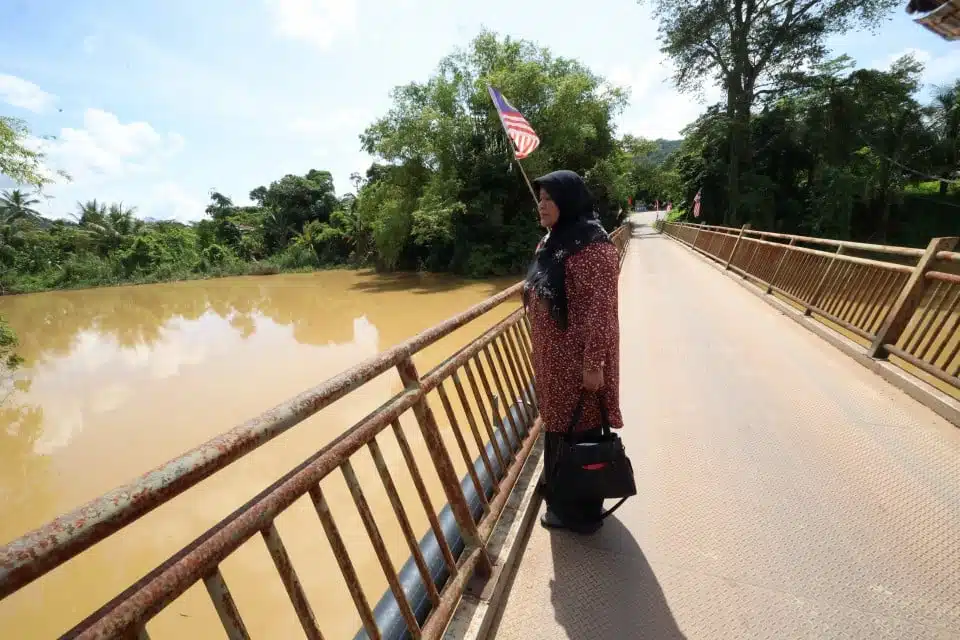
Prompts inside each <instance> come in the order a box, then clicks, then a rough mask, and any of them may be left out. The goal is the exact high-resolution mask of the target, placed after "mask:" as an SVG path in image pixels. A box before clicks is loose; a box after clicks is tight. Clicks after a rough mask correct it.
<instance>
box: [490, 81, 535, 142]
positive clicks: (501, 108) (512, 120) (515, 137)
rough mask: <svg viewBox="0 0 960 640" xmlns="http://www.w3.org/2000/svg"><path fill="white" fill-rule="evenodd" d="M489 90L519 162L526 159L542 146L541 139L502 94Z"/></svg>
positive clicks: (491, 88) (492, 89)
mask: <svg viewBox="0 0 960 640" xmlns="http://www.w3.org/2000/svg"><path fill="white" fill-rule="evenodd" d="M487 89H488V90H489V91H490V98H491V99H492V100H493V106H495V107H496V108H497V113H498V114H499V115H500V122H501V124H503V129H504V131H506V132H507V136H508V137H509V138H510V140H512V141H513V147H514V152H515V153H516V156H517V160H522V159H524V158H526V157H527V156H529V155H530V154H531V153H533V151H534V150H535V149H536V148H537V147H539V146H540V138H538V137H537V132H536V131H534V130H533V127H531V126H530V123H529V122H527V119H526V118H524V117H523V116H522V115H521V114H520V112H519V111H517V110H516V109H515V108H514V106H513V105H512V104H510V103H509V102H507V99H506V98H504V97H503V94H502V93H500V92H499V91H497V90H496V89H494V88H493V87H491V86H487Z"/></svg>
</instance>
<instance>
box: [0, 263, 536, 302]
mask: <svg viewBox="0 0 960 640" xmlns="http://www.w3.org/2000/svg"><path fill="white" fill-rule="evenodd" d="M326 271H370V272H375V271H374V268H373V267H371V266H369V265H355V264H328V265H323V266H289V267H285V266H281V265H278V264H276V263H274V262H266V261H264V262H237V263H234V264H231V265H224V266H222V267H217V268H214V269H211V270H209V271H193V270H189V269H183V270H164V271H161V272H154V273H142V274H137V275H135V276H132V277H123V276H119V275H115V276H112V277H111V276H108V277H105V278H104V279H101V280H93V279H84V280H77V281H67V282H62V281H60V282H58V281H56V280H55V281H54V284H48V283H49V282H50V281H49V280H47V282H44V280H46V279H44V278H43V277H37V276H23V275H21V274H17V275H16V276H14V278H15V280H14V281H13V282H11V279H10V278H9V275H10V274H6V275H0V297H10V296H18V295H25V294H29V293H44V292H51V291H81V290H84V289H103V288H109V287H130V286H139V285H149V284H174V283H178V282H190V281H195V280H217V279H220V278H233V277H245V276H273V275H281V274H306V273H322V272H326ZM414 273H419V274H429V275H435V276H441V275H449V276H451V277H456V278H459V279H462V280H464V281H466V282H476V283H482V282H485V281H488V280H489V279H490V278H480V277H475V278H474V277H470V276H461V275H453V274H449V273H445V272H432V271H419V272H412V271H391V272H385V273H384V274H383V275H385V276H386V275H411V274H414ZM521 277H522V274H517V275H516V279H518V280H519V279H520V278H521Z"/></svg>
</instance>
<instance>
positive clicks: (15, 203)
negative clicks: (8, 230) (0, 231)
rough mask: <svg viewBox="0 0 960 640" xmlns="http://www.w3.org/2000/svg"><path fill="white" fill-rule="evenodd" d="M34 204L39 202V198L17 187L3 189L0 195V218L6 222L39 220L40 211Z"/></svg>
mask: <svg viewBox="0 0 960 640" xmlns="http://www.w3.org/2000/svg"><path fill="white" fill-rule="evenodd" d="M36 204H40V200H38V199H37V198H34V197H32V196H30V195H27V194H24V193H23V192H22V191H20V190H19V189H11V190H9V191H4V192H3V194H2V195H0V220H2V221H3V222H5V223H7V224H10V223H12V222H16V221H17V220H31V221H34V220H39V219H40V212H39V211H37V210H36V209H34V208H33V206H34V205H36Z"/></svg>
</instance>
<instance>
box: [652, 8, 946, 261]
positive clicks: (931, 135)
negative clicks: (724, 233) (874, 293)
mask: <svg viewBox="0 0 960 640" xmlns="http://www.w3.org/2000/svg"><path fill="white" fill-rule="evenodd" d="M652 3H653V5H654V11H655V14H656V15H657V16H658V17H659V18H660V39H661V43H662V45H663V51H664V52H665V53H667V54H668V55H669V56H670V57H671V58H672V59H673V61H674V63H675V64H676V74H675V77H674V80H675V82H676V85H677V86H678V87H679V88H680V89H682V90H690V91H691V92H696V91H698V90H699V88H700V87H701V86H702V84H703V82H705V81H714V82H716V83H717V85H718V86H719V87H720V88H721V89H722V90H723V94H724V101H723V103H721V104H718V105H715V106H712V107H710V108H708V109H707V111H706V113H704V114H703V115H702V116H701V117H700V118H699V119H698V120H697V121H696V122H695V123H694V124H692V125H691V126H690V127H689V128H688V129H687V130H686V131H685V134H686V136H685V140H684V143H683V145H682V148H681V149H680V150H679V152H678V153H677V154H675V155H674V156H673V157H671V158H670V159H669V161H668V162H667V163H666V165H665V166H664V168H663V170H662V171H661V172H660V175H659V176H658V179H659V180H660V181H661V183H663V184H664V185H665V186H666V187H667V188H670V189H673V190H674V191H673V192H672V198H673V199H674V201H675V202H676V201H681V202H686V203H689V202H690V201H691V200H692V198H693V195H694V194H695V193H696V192H697V190H698V189H700V188H702V189H703V210H704V215H705V218H704V219H705V220H706V221H708V222H713V223H722V224H727V225H740V224H743V223H750V224H752V225H753V226H754V227H757V228H762V229H771V230H779V231H789V232H801V233H807V234H814V235H827V236H833V237H840V238H854V239H860V240H874V241H881V242H883V241H886V242H895V243H904V244H924V243H926V241H927V240H928V239H929V238H930V237H931V236H934V235H950V234H955V233H956V232H957V229H960V199H958V196H957V189H956V187H957V181H958V179H960V175H958V171H960V81H956V82H954V83H952V84H948V85H947V86H943V87H937V88H935V90H934V92H933V94H932V99H928V98H927V91H926V88H923V87H921V86H920V76H921V73H922V67H921V65H920V64H918V63H917V62H916V60H914V59H912V58H910V57H904V58H902V59H901V60H899V61H897V62H896V63H895V64H894V65H893V66H892V67H891V69H890V70H889V71H878V70H873V69H854V68H853V65H852V63H851V61H850V60H849V59H848V58H846V57H840V58H836V59H829V58H828V56H827V54H828V51H827V49H826V47H825V46H824V41H825V39H826V37H828V36H830V35H833V34H837V33H842V32H844V31H846V30H848V29H851V28H855V27H856V28H869V29H875V28H876V27H878V26H879V25H880V24H881V23H882V21H883V18H884V17H885V16H886V15H887V14H888V13H889V11H890V9H891V8H892V7H895V6H898V5H899V3H897V2H894V1H893V0H868V1H861V0H857V1H853V0H812V1H811V0H778V1H777V2H769V1H767V0H731V1H730V2H714V1H713V0H698V1H694V2H688V1H684V2H680V1H679V0H652ZM919 37H923V34H922V33H921V32H919V31H918V38H919Z"/></svg>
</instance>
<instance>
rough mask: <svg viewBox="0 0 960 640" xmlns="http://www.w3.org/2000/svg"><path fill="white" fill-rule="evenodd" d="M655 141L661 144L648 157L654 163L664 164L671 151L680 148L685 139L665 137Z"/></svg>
mask: <svg viewBox="0 0 960 640" xmlns="http://www.w3.org/2000/svg"><path fill="white" fill-rule="evenodd" d="M654 142H655V143H657V145H659V148H658V149H657V150H656V151H654V152H653V153H651V154H650V155H649V156H647V159H648V160H649V161H650V162H652V163H653V164H662V163H663V161H664V160H666V159H667V157H668V156H669V155H670V154H671V153H673V152H674V151H676V150H677V149H679V148H680V144H681V143H682V142H683V140H664V139H663V138H657V139H656V140H654Z"/></svg>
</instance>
